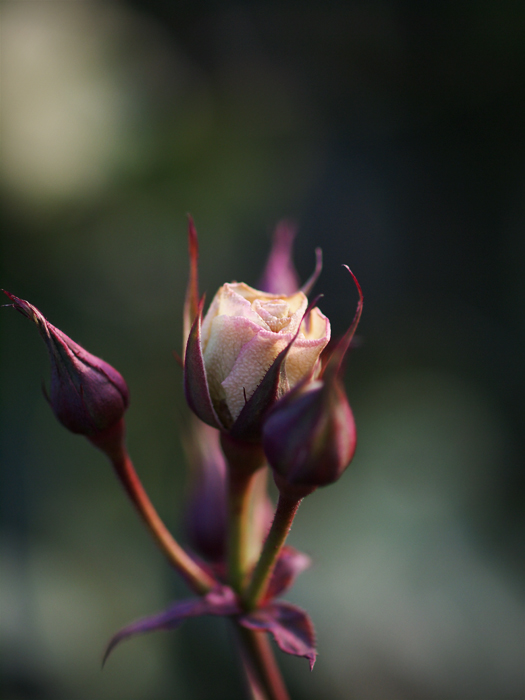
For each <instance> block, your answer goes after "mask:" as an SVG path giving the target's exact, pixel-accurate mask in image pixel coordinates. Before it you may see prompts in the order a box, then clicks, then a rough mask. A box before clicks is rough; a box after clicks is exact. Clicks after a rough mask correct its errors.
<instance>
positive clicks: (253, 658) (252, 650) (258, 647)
mask: <svg viewBox="0 0 525 700" xmlns="http://www.w3.org/2000/svg"><path fill="white" fill-rule="evenodd" d="M237 630H238V638H239V643H240V648H241V655H242V659H243V662H244V667H245V672H246V676H247V680H248V685H249V686H250V690H251V692H252V695H253V698H254V700H290V696H289V695H288V691H287V690H286V686H285V684H284V680H283V678H282V676H281V672H280V671H279V667H278V665H277V662H276V660H275V656H274V654H273V651H272V648H271V646H270V641H269V639H268V637H267V635H266V634H265V633H264V632H256V631H255V630H250V629H246V628H245V627H237Z"/></svg>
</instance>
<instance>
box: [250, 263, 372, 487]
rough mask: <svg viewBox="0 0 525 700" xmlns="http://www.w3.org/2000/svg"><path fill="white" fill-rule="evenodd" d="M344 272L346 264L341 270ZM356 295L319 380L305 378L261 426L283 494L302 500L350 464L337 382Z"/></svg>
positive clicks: (352, 438) (351, 446)
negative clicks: (339, 338) (342, 333)
mask: <svg viewBox="0 0 525 700" xmlns="http://www.w3.org/2000/svg"><path fill="white" fill-rule="evenodd" d="M345 267H346V265H345ZM347 270H348V271H349V272H350V274H351V276H352V278H353V280H354V283H355V285H356V287H357V291H358V294H359V301H358V304H357V309H356V312H355V316H354V319H353V321H352V323H351V324H350V327H349V329H348V330H347V332H346V333H345V335H344V336H343V338H342V339H341V340H340V341H339V343H338V345H337V347H336V348H335V350H334V351H333V353H332V355H331V356H330V359H329V360H328V362H327V364H326V365H325V366H324V368H323V371H322V375H321V377H320V378H319V379H317V380H314V381H309V378H305V379H304V380H303V381H302V382H300V383H299V384H298V385H296V387H294V388H293V389H292V391H290V392H289V393H288V394H285V395H284V396H283V398H282V399H281V400H280V401H279V402H278V403H277V404H276V405H275V406H274V408H273V409H272V410H271V412H270V413H269V415H268V418H267V419H266V421H265V423H264V425H263V431H262V435H263V448H264V452H265V454H266V457H267V458H268V462H269V464H270V466H271V467H272V469H273V472H274V478H275V482H276V484H277V486H278V488H279V490H280V492H281V494H283V495H287V496H290V497H294V498H302V497H304V496H306V495H308V494H309V493H311V492H312V491H314V490H315V489H316V488H317V487H318V486H327V485H328V484H332V483H333V482H334V481H337V479H339V477H340V476H341V475H342V473H343V472H344V471H345V469H346V468H347V467H348V465H349V464H350V462H351V461H352V459H353V456H354V453H355V448H356V442H357V434H356V427H355V421H354V416H353V414H352V410H351V408H350V405H349V403H348V399H347V397H346V394H345V390H344V387H343V383H342V380H341V374H342V367H343V361H344V358H345V355H346V353H347V351H348V348H349V347H350V343H351V341H352V338H353V336H354V333H355V330H356V328H357V325H358V323H359V320H360V318H361V313H362V309H363V292H362V290H361V286H360V284H359V282H358V281H357V279H356V277H355V275H354V274H353V272H352V271H351V270H350V268H348V267H347Z"/></svg>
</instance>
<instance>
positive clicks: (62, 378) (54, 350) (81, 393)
mask: <svg viewBox="0 0 525 700" xmlns="http://www.w3.org/2000/svg"><path fill="white" fill-rule="evenodd" d="M5 293H6V294H7V296H8V297H9V298H10V299H11V301H12V302H13V306H14V308H15V309H16V310H17V311H19V312H20V313H21V314H22V315H23V316H25V317H26V318H28V319H30V320H31V321H33V322H34V323H36V325H37V327H38V330H39V332H40V335H41V336H42V338H43V339H44V342H45V343H46V346H47V349H48V351H49V358H50V360H51V387H50V392H49V402H50V404H51V408H52V409H53V412H54V414H55V416H56V417H57V418H58V420H59V421H60V422H61V423H62V425H64V426H65V427H66V428H67V429H68V430H71V432H73V433H80V434H81V435H86V436H87V437H89V438H96V437H97V436H99V435H100V434H101V433H103V432H104V431H106V430H108V429H110V428H112V427H113V426H115V425H116V424H117V423H118V422H119V421H120V420H121V418H122V416H123V415H124V412H125V411H126V409H127V407H128V402H129V395H128V388H127V385H126V382H125V381H124V379H123V377H122V376H121V375H120V374H119V372H117V370H116V369H114V368H113V367H111V365H109V364H108V363H107V362H104V360H101V359H100V358H99V357H95V356H94V355H91V353H89V352H87V351H86V350H84V348H82V347H81V346H80V345H78V344H77V343H75V342H74V341H73V340H71V338H68V336H67V335H65V334H64V333H62V331H60V330H59V329H58V328H55V326H53V325H52V324H51V323H49V322H48V321H47V320H46V319H45V318H44V316H42V314H41V313H40V311H39V310H38V309H37V308H36V307H35V306H33V305H32V304H29V303H28V302H27V301H24V300H23V299H19V298H18V297H15V296H13V295H12V294H9V292H5Z"/></svg>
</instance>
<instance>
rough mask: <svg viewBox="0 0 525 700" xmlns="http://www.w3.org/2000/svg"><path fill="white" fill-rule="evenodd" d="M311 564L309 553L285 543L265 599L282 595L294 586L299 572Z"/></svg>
mask: <svg viewBox="0 0 525 700" xmlns="http://www.w3.org/2000/svg"><path fill="white" fill-rule="evenodd" d="M311 564H312V560H311V559H310V557H309V556H308V555H307V554H304V553H303V552H300V551H299V550H297V549H295V548H294V547H290V546H288V545H285V546H284V547H283V548H282V550H281V553H280V554H279V559H278V560H277V564H276V565H275V569H274V570H273V574H272V577H271V579H270V583H269V585H268V590H267V591H266V596H265V599H266V600H271V599H272V598H277V596H280V595H282V594H283V593H284V592H285V591H287V590H288V589H289V588H291V587H292V586H293V584H294V583H295V579H296V578H297V577H298V576H299V574H301V573H302V572H303V571H305V569H308V567H309V566H310V565H311Z"/></svg>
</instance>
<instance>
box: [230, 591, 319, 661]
mask: <svg viewBox="0 0 525 700" xmlns="http://www.w3.org/2000/svg"><path fill="white" fill-rule="evenodd" d="M239 623H240V624H241V625H243V627H247V628H248V629H252V630H260V631H263V632H270V633H271V634H272V636H273V638H274V639H275V642H276V643H277V646H278V647H279V649H281V651H284V652H286V653H287V654H293V655H294V656H303V657H304V658H306V659H308V661H309V662H310V671H311V670H312V669H313V667H314V664H315V659H316V656H317V651H316V649H315V631H314V627H313V624H312V621H311V620H310V618H309V616H308V615H307V613H306V612H305V611H304V610H301V608H298V607H296V606H295V605H292V604H291V603H286V602H284V601H277V602H275V603H270V604H269V605H266V606H264V607H263V608H260V609H259V610H256V611H255V612H252V613H250V614H248V615H243V616H242V617H240V618H239Z"/></svg>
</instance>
